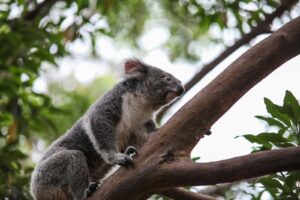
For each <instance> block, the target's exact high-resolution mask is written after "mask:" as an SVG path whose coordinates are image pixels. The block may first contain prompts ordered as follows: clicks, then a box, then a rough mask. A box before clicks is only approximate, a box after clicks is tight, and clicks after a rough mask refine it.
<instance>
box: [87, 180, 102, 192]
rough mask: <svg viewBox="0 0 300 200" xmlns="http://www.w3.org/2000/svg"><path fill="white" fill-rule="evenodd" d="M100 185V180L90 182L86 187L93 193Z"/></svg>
mask: <svg viewBox="0 0 300 200" xmlns="http://www.w3.org/2000/svg"><path fill="white" fill-rule="evenodd" d="M100 185H101V183H100V181H96V182H90V183H89V187H88V188H89V190H90V192H91V193H94V192H95V191H96V190H97V189H98V188H99V187H100Z"/></svg>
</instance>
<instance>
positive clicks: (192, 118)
mask: <svg viewBox="0 0 300 200" xmlns="http://www.w3.org/2000/svg"><path fill="white" fill-rule="evenodd" d="M299 44H300V17H298V18H296V19H294V20H292V21H291V22H289V23H287V24H286V25H284V26H283V27H282V28H280V29H279V30H278V31H276V32H275V33H273V34H272V35H271V36H269V37H268V38H266V39H264V40H263V41H261V42H260V43H259V44H257V45H255V46H254V47H252V48H251V49H249V50H248V51H247V52H246V53H244V54H243V55H242V56H241V57H240V58H238V59H237V60H236V61H235V62H233V63H232V64H231V65H230V66H229V67H228V68H227V69H226V70H224V71H223V72H222V73H221V74H220V75H219V76H218V77H217V78H215V79H214V80H213V81H212V82H211V83H209V84H208V85H207V86H206V87H205V88H204V89H203V90H201V91H200V92H199V93H198V94H197V95H196V96H195V97H193V98H192V99H191V100H190V101H189V102H188V103H187V104H186V105H185V106H184V107H183V108H181V109H180V110H179V111H178V112H177V113H176V114H175V115H174V116H173V117H172V118H171V119H170V120H169V121H168V122H167V123H166V124H165V125H164V126H163V127H162V128H161V129H160V130H159V131H158V132H157V134H153V135H152V136H151V137H150V139H149V141H148V142H147V143H146V144H145V145H144V146H143V147H142V149H140V151H139V154H138V156H137V157H136V158H135V159H134V167H132V168H127V169H122V168H121V169H120V170H118V171H117V172H116V173H115V174H114V175H113V176H112V177H110V178H109V179H107V180H106V181H105V182H104V183H103V184H102V185H101V187H100V189H99V190H98V191H97V192H96V194H95V195H94V196H93V197H92V198H91V199H99V198H100V199H103V200H105V199H116V200H123V199H124V200H125V199H126V200H127V199H131V200H135V199H141V197H143V196H145V195H149V194H153V193H154V192H155V191H157V190H159V189H162V188H166V187H172V186H180V185H185V184H190V183H195V184H201V182H202V184H208V183H217V182H227V181H234V180H239V179H242V178H249V177H252V176H259V175H262V174H264V173H273V172H275V171H276V170H278V171H281V170H293V169H295V167H294V164H295V163H290V162H288V164H286V165H284V164H283V165H281V166H279V165H276V164H275V165H274V166H275V167H274V168H272V167H271V166H270V167H269V168H268V169H269V170H266V168H262V169H261V170H260V169H257V170H258V171H256V172H255V173H254V172H253V171H252V172H253V173H254V174H252V175H245V174H242V173H241V172H240V173H239V172H235V171H232V172H231V173H232V175H233V176H232V177H229V176H226V175H225V174H226V173H224V172H223V173H221V174H219V176H218V178H215V179H212V180H209V179H208V177H207V179H206V180H205V179H203V180H202V179H201V180H200V181H199V180H193V181H189V182H188V181H187V179H183V182H180V180H178V179H176V180H174V179H173V180H174V182H173V183H170V180H167V179H169V178H171V177H169V176H167V175H165V174H164V173H170V172H169V171H168V170H163V169H167V166H168V164H169V163H173V162H176V161H180V163H181V164H179V165H178V167H180V166H181V167H184V166H183V165H182V160H184V159H185V160H186V162H187V161H188V160H189V156H190V152H191V150H192V148H193V147H194V146H195V145H196V144H197V142H198V141H199V139H200V138H201V137H203V134H204V133H205V132H206V131H207V130H208V129H210V127H211V126H212V125H213V124H214V123H215V122H216V120H218V119H219V118H220V117H221V116H222V115H223V114H224V113H225V112H226V111H227V110H228V109H229V108H230V107H231V106H232V105H233V104H234V103H235V102H236V101H237V100H238V99H239V98H241V97H242V96H243V95H244V94H245V93H246V92H247V91H248V90H249V89H250V88H252V87H253V86H254V85H256V84H257V83H258V82H259V81H261V80H262V79H263V78H265V77H266V76H267V75H269V74H270V73H271V72H272V71H274V70H275V69H277V68H278V67H279V66H280V65H282V64H283V63H284V62H286V61H288V60H289V59H291V58H293V57H294V56H296V55H298V54H299V53H300V45H299ZM290 151H291V150H288V152H290ZM279 152H281V151H279ZM293 152H294V151H293ZM277 153H278V152H277ZM298 153H299V152H298V149H297V153H296V154H294V157H293V160H299V159H296V158H298V156H299V154H298ZM258 155H261V154H258ZM262 155H264V154H262ZM254 156H255V155H254ZM256 156H257V154H256ZM286 156H293V155H292V154H288V153H287V154H286ZM265 159H266V158H265ZM270 159H272V157H271V158H270ZM250 161H251V160H250ZM250 161H249V162H250ZM259 161H260V162H263V161H262V160H259ZM271 161H272V160H269V163H272V162H271ZM275 161H276V162H278V160H275ZM244 162H246V161H245V160H244ZM188 163H189V162H187V164H188ZM242 163H243V162H241V164H242ZM255 164H256V167H255V168H260V167H257V165H259V166H262V164H261V163H255ZM266 164H267V163H266ZM272 164H274V162H273V163H272ZM198 165H199V164H195V166H198ZM203 166H205V165H203ZM206 166H207V165H206ZM221 166H222V165H221ZM243 166H245V167H247V165H244V164H243ZM252 166H253V165H252ZM192 167H193V166H192ZM192 167H191V166H190V168H188V169H189V170H193V168H192ZM280 167H282V168H280ZM297 167H299V166H298V163H297ZM235 169H237V167H236V168H235ZM248 170H250V169H248ZM263 170H265V171H263ZM223 171H230V168H225V167H224V169H223ZM178 173H179V172H178ZM215 173H217V171H216V172H215ZM212 174H213V172H212V173H210V174H209V175H212ZM224 175H225V176H224ZM204 181H205V182H204ZM169 184H170V185H169Z"/></svg>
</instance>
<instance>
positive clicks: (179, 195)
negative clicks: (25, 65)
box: [157, 188, 216, 200]
mask: <svg viewBox="0 0 300 200" xmlns="http://www.w3.org/2000/svg"><path fill="white" fill-rule="evenodd" d="M157 194H160V195H163V196H166V197H169V198H172V199H174V200H216V199H215V198H213V197H210V196H207V195H203V194H199V193H194V192H191V191H188V190H185V189H183V188H169V189H163V190H160V191H159V192H157Z"/></svg>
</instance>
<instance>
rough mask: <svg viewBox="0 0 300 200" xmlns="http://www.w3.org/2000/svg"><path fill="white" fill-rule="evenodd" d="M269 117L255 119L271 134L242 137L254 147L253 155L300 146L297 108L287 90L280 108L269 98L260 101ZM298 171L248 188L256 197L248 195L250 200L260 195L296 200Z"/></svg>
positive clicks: (298, 195) (259, 180) (269, 177)
mask: <svg viewBox="0 0 300 200" xmlns="http://www.w3.org/2000/svg"><path fill="white" fill-rule="evenodd" d="M264 102H265V105H266V109H267V111H268V113H269V114H270V116H256V118H258V119H260V120H263V121H264V122H265V123H266V124H267V125H268V127H270V128H272V130H271V131H268V132H263V133H260V134H258V135H250V134H247V135H243V137H244V138H245V139H247V140H248V141H249V142H251V143H253V144H255V145H256V146H255V147H254V149H253V151H252V152H253V153H254V152H258V151H264V150H271V149H277V148H284V147H291V146H299V145H300V105H299V103H298V101H297V99H296V98H295V97H294V95H293V94H292V93H291V92H290V91H286V93H285V97H284V101H283V105H281V106H280V105H276V104H275V103H273V102H272V101H271V100H270V99H267V98H265V99H264ZM299 179H300V171H295V172H280V173H276V174H273V175H270V176H265V177H262V178H260V179H258V180H257V181H255V182H254V183H253V184H252V185H251V186H252V187H254V188H257V189H258V191H259V193H258V194H250V195H251V196H252V199H253V200H259V199H261V196H262V195H263V193H269V195H270V196H271V197H272V198H273V199H275V200H277V199H278V200H279V199H287V200H296V199H299V198H300V188H299Z"/></svg>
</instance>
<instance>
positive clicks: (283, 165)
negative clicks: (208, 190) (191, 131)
mask: <svg viewBox="0 0 300 200" xmlns="http://www.w3.org/2000/svg"><path fill="white" fill-rule="evenodd" d="M299 157H300V147H291V148H284V149H277V150H270V151H264V152H259V153H255V154H250V155H246V156H240V157H236V158H231V159H227V160H222V161H216V162H210V163H195V162H192V161H183V162H181V161H179V162H174V163H170V164H166V165H165V166H164V167H163V168H162V174H163V176H164V178H163V180H164V181H166V183H164V184H165V185H169V186H170V185H171V186H188V185H210V184H218V183H226V182H233V181H240V180H243V179H247V178H252V177H258V176H262V175H266V174H273V173H275V172H280V171H293V170H298V169H300V159H296V158H299Z"/></svg>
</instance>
